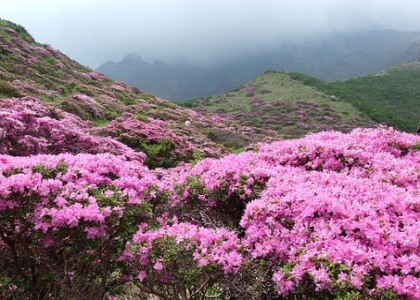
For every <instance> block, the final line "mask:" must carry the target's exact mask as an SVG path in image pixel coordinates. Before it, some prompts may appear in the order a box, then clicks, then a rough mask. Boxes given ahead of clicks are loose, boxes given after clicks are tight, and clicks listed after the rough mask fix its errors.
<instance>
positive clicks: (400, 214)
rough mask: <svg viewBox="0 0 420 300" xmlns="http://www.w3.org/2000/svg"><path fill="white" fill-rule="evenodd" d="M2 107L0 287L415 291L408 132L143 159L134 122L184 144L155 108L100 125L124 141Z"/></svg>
mask: <svg viewBox="0 0 420 300" xmlns="http://www.w3.org/2000/svg"><path fill="white" fill-rule="evenodd" d="M2 101H3V100H2ZM16 103H19V105H18V104H16ZM2 107H3V110H2V116H3V117H2V119H1V120H0V122H1V124H2V127H1V129H2V131H1V134H0V150H1V153H2V155H1V156H0V215H1V218H0V250H1V253H2V254H4V255H3V256H2V258H1V259H0V296H1V297H2V298H11V297H17V298H19V299H33V298H36V299H49V298H65V297H67V298H75V299H76V298H77V299H100V298H109V299H113V298H114V299H115V298H116V299H118V298H119V297H125V296H130V297H133V298H138V299H150V297H152V296H154V297H158V298H159V299H211V298H212V299H215V298H216V299H229V298H239V299H273V298H274V299H275V298H278V299H302V298H307V299H328V298H329V299H369V298H372V299H419V298H420V293H419V290H420V253H419V249H420V245H419V242H420V232H419V230H418V228H420V194H419V187H420V151H419V149H420V138H419V136H416V135H413V134H408V133H403V132H399V131H396V130H394V129H392V128H387V127H379V128H376V129H355V130H353V131H352V132H350V133H348V134H344V133H339V132H333V131H329V132H320V133H317V134H311V135H308V136H306V137H304V138H301V139H295V140H287V141H277V142H273V143H270V144H267V143H260V144H258V145H255V146H254V147H253V148H252V149H250V150H249V151H245V152H242V153H240V154H236V155H233V154H230V155H226V156H224V157H222V158H220V159H210V158H206V159H202V160H199V161H196V162H195V163H194V164H188V163H184V164H178V165H177V166H176V167H172V168H166V169H164V168H155V169H150V168H149V167H148V166H146V165H145V161H146V159H147V158H148V156H146V155H145V154H143V153H142V152H136V151H135V150H136V147H140V146H141V141H143V142H145V141H147V137H148V136H149V135H151V137H150V138H151V139H152V138H153V137H155V136H159V137H160V139H158V140H162V138H164V139H171V138H173V139H171V141H175V143H176V145H178V148H177V149H178V150H176V149H173V148H168V149H167V150H168V151H170V153H172V157H173V158H174V159H176V160H182V157H183V156H182V155H181V154H182V153H188V151H189V150H190V145H189V144H184V143H183V141H182V140H181V139H176V138H175V137H173V136H172V135H171V134H170V132H169V131H165V132H160V131H159V130H158V128H160V125H161V124H160V122H159V121H157V120H153V119H149V120H148V123H146V122H143V121H141V120H138V119H136V118H135V116H134V115H129V114H126V115H123V117H122V119H121V120H120V121H121V122H120V123H118V124H117V123H116V122H113V123H110V125H109V126H108V127H107V128H106V130H105V131H109V132H113V135H114V137H115V138H117V139H119V140H120V141H123V140H124V141H125V142H126V144H125V145H124V144H122V143H121V142H120V141H116V140H114V139H113V138H111V137H105V136H94V135H91V134H90V133H89V131H88V130H87V127H85V126H87V125H86V124H87V123H86V122H85V121H83V120H81V119H79V118H75V117H73V118H72V117H71V116H70V115H67V114H66V113H64V112H61V111H49V110H47V109H46V108H45V107H44V106H42V105H40V104H39V102H36V101H35V100H34V99H32V98H22V99H20V102H18V101H14V102H8V101H7V100H4V101H3V102H2ZM127 128H130V129H131V130H130V131H128V130H126V129H127ZM152 129H153V130H152ZM150 130H151V131H150ZM105 131H104V132H105ZM148 131H150V134H148V133H147V132H148ZM133 132H134V133H136V135H131V134H132V133H133ZM124 137H126V138H127V139H124ZM140 138H141V139H142V140H141V141H139V140H137V139H140ZM131 143H137V144H135V145H136V146H135V145H134V144H131ZM107 145H108V146H107ZM111 145H112V146H111ZM133 145H134V146H133ZM150 145H153V143H150ZM157 145H158V144H157ZM182 145H183V147H185V148H182V147H181V146H182ZM129 146H131V147H132V148H130V147H129ZM163 146H164V145H163ZM148 147H149V148H147V149H148V150H149V152H148V153H146V154H148V155H149V156H150V154H151V153H152V154H153V153H154V154H156V153H157V154H159V153H160V152H159V151H158V150H159V149H153V148H150V147H151V146H148ZM133 148H134V149H133ZM144 149H146V148H144ZM137 150H140V149H137ZM164 150H165V149H164ZM153 151H155V152H153ZM176 151H181V152H176ZM182 151H186V152H182ZM146 152H147V151H146ZM177 153H178V154H179V155H181V156H177ZM153 167H156V166H153Z"/></svg>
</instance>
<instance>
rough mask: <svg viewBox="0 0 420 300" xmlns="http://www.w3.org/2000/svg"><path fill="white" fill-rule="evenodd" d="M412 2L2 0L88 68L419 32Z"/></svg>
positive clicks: (1, 10) (8, 15)
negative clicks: (323, 37)
mask: <svg viewBox="0 0 420 300" xmlns="http://www.w3.org/2000/svg"><path fill="white" fill-rule="evenodd" d="M419 16H420V1H417V0H0V18H2V19H6V20H9V21H12V22H15V23H18V24H20V25H22V26H24V27H25V28H26V29H27V30H28V31H29V33H30V34H31V35H32V36H33V37H34V38H35V39H36V40H37V41H38V42H40V43H46V44H50V45H51V46H53V47H54V48H55V49H58V50H60V51H61V52H63V53H65V54H66V55H68V56H70V57H71V58H73V59H75V60H77V61H78V62H80V63H81V64H83V65H85V66H89V67H91V68H93V69H95V68H97V67H98V66H99V65H100V64H102V63H104V62H106V61H110V60H112V61H120V60H121V59H122V58H123V56H125V55H126V54H129V53H132V52H137V53H138V54H140V55H141V56H142V58H143V59H145V60H148V61H153V60H155V59H160V60H163V61H168V60H178V59H180V60H186V61H191V62H204V63H212V62H214V61H216V60H219V59H230V58H232V57H236V56H239V55H240V54H241V53H252V52H255V51H258V50H261V49H263V48H265V47H269V46H275V45H278V44H279V43H280V42H282V41H290V40H294V41H301V40H303V39H304V38H305V37H308V36H314V35H317V34H325V33H330V32H340V31H356V30H363V29H394V30H402V31H420V21H418V20H419Z"/></svg>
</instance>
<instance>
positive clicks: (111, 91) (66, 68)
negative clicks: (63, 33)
mask: <svg viewBox="0 0 420 300" xmlns="http://www.w3.org/2000/svg"><path fill="white" fill-rule="evenodd" d="M0 98H4V99H3V101H2V107H1V108H2V109H3V110H4V111H5V112H6V111H7V113H8V114H14V112H13V109H15V110H17V111H21V112H25V111H26V110H30V111H32V113H31V114H32V115H33V116H34V117H35V119H36V120H37V121H36V122H37V124H38V125H39V124H41V123H42V120H43V119H42V118H49V119H50V120H52V121H51V122H53V123H54V122H55V121H58V122H59V123H60V124H61V125H59V126H62V127H60V128H62V129H63V131H65V130H67V129H68V127H69V125H68V123H69V122H70V123H72V126H74V127H77V128H78V129H80V131H81V132H83V134H82V133H81V132H80V134H81V135H80V136H84V135H87V136H89V139H90V137H100V136H108V137H112V138H114V139H115V140H117V141H118V142H120V143H123V144H125V145H126V146H129V147H130V148H132V149H134V150H135V151H142V152H145V153H146V154H147V155H148V159H149V160H150V161H149V162H148V165H149V166H151V167H159V166H165V167H169V166H173V165H175V164H176V163H178V162H179V161H189V160H191V159H194V157H206V156H219V155H220V154H221V153H222V152H223V151H225V148H224V147H223V145H222V144H220V143H219V144H218V143H215V142H214V141H212V140H211V139H210V138H209V137H208V136H207V135H206V134H207V131H208V130H216V129H217V130H223V131H224V132H226V134H227V135H229V137H233V138H234V139H235V140H236V141H237V143H236V144H238V143H239V144H240V146H241V147H242V146H246V145H247V144H249V143H251V142H253V141H260V140H262V139H264V138H265V136H266V135H263V134H257V133H256V132H255V131H254V130H253V129H252V128H247V131H246V132H245V131H243V132H230V131H229V129H226V128H225V124H224V122H226V121H227V120H223V119H222V118H217V117H214V118H213V119H207V118H205V117H203V116H202V115H199V114H197V113H196V112H194V111H191V110H188V109H184V108H181V107H179V106H178V105H176V104H174V103H172V102H169V101H166V100H163V99H160V98H158V97H155V96H153V95H151V94H148V93H144V92H142V91H140V90H139V89H137V88H132V87H128V86H127V85H125V84H124V83H123V82H117V81H114V80H111V79H109V78H107V77H105V76H103V75H102V74H100V73H97V72H94V71H92V70H90V69H88V68H86V67H83V66H81V65H80V64H78V63H77V62H76V61H74V60H72V59H70V58H68V57H67V56H66V55H64V54H62V53H61V52H59V51H56V50H55V49H53V48H52V47H50V46H48V45H41V44H38V43H36V42H35V41H34V40H33V38H32V37H31V36H30V35H29V34H28V33H27V31H26V30H25V29H24V28H23V27H22V26H20V25H17V24H14V23H12V22H8V21H5V20H0ZM7 99H11V100H10V101H7ZM22 99H23V100H22ZM13 105H15V107H14V108H13ZM16 105H19V106H16ZM32 106H34V107H36V108H37V109H38V113H37V112H36V111H33V108H32ZM69 114H71V115H69ZM69 116H71V117H69ZM15 117H16V116H15ZM19 118H23V120H24V119H25V118H26V117H25V116H24V115H19ZM69 118H70V119H69ZM4 120H5V119H4ZM54 120H55V121H54ZM186 120H189V121H190V122H191V124H192V126H190V127H186V126H185V125H184V122H185V121H186ZM229 122H230V123H231V122H232V121H229ZM25 124H26V125H25V126H26V127H22V128H21V130H22V131H21V132H20V133H19V135H28V134H29V131H28V130H30V134H29V135H31V136H33V137H34V138H32V141H35V140H36V139H37V138H38V137H37V136H36V135H37V134H38V133H36V132H34V131H33V130H32V131H31V129H30V126H29V125H30V124H29V123H25ZM42 124H43V123H42ZM63 124H64V125H63ZM65 124H67V125H65ZM15 125H16V124H15ZM38 125H37V126H38ZM4 126H6V124H4ZM7 126H9V127H10V128H11V127H13V126H14V125H12V124H11V123H8V125H7ZM39 126H41V125H39ZM57 126H58V125H57ZM51 130H53V129H52V128H49V129H48V130H47V131H46V132H45V133H43V134H44V135H43V137H42V138H44V139H45V138H46V137H47V136H48V135H50V134H51ZM41 132H43V131H42V130H41ZM34 135H35V136H34ZM41 135H42V134H41ZM8 137H9V138H13V137H12V136H11V135H8ZM16 142H18V141H16ZM21 142H22V141H21ZM25 142H28V140H25ZM22 143H23V142H22ZM231 146H232V145H231V144H229V147H231ZM28 147H29V146H28ZM31 147H32V148H34V149H35V148H36V147H35V146H34V145H32V146H31ZM37 147H41V148H42V147H43V146H42V145H41V144H40V143H37ZM54 147H58V140H57V141H56V142H55V144H54V145H50V146H48V147H47V148H45V151H47V150H48V149H49V150H48V151H55V150H54V149H53V148H54ZM60 147H61V146H60ZM43 149H44V148H43ZM57 149H58V148H57ZM60 149H61V148H60ZM63 149H68V148H66V147H64V148H63ZM22 151H23V150H22ZM28 151H29V150H28ZM33 151H35V150H33ZM63 151H64V150H63ZM22 153H26V152H22Z"/></svg>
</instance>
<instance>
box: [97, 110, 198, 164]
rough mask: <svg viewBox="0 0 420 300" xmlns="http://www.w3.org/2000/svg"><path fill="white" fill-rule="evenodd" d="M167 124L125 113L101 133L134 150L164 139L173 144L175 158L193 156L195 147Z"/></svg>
mask: <svg viewBox="0 0 420 300" xmlns="http://www.w3.org/2000/svg"><path fill="white" fill-rule="evenodd" d="M166 125H167V122H165V121H163V120H159V119H154V118H150V117H147V121H146V120H144V121H143V120H139V119H138V118H137V117H136V115H134V114H132V113H124V114H122V115H121V116H120V117H118V118H116V119H115V120H113V121H112V122H111V123H109V124H108V125H107V126H106V127H105V128H102V129H101V130H100V132H102V133H105V134H107V135H109V136H112V137H114V138H115V139H117V140H119V141H121V142H123V143H125V144H126V145H128V146H130V147H132V148H134V149H141V144H142V143H154V142H158V141H160V140H162V139H167V140H169V141H170V142H171V144H172V146H173V149H172V150H171V152H172V154H173V156H174V157H176V158H177V159H180V160H182V159H183V158H186V157H190V156H191V155H192V149H193V148H194V147H193V145H192V144H191V143H190V142H189V141H187V140H186V139H185V138H184V137H182V136H179V135H177V134H175V133H174V132H173V131H172V130H171V129H169V128H166Z"/></svg>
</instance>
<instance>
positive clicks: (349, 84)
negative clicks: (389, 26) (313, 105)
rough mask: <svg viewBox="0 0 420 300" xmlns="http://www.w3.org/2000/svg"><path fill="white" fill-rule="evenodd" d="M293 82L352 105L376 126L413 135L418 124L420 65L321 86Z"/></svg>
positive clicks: (309, 80)
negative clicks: (381, 125) (388, 127)
mask: <svg viewBox="0 0 420 300" xmlns="http://www.w3.org/2000/svg"><path fill="white" fill-rule="evenodd" d="M293 78H295V79H296V80H299V81H301V82H302V83H304V84H306V85H308V86H312V87H315V88H317V90H320V91H322V92H325V93H328V94H331V95H336V96H337V97H338V98H339V99H341V100H343V101H346V102H350V103H352V104H353V105H354V106H355V107H357V108H358V109H359V110H361V111H363V112H365V113H366V114H367V115H368V116H369V117H370V118H372V119H373V120H374V121H376V122H379V123H385V124H387V125H391V126H393V127H395V128H398V129H400V130H405V131H408V132H414V130H415V129H416V127H417V124H418V121H419V120H420V63H419V62H412V63H409V64H404V65H400V66H396V67H393V68H390V69H386V70H383V71H381V72H378V73H375V74H373V75H369V76H364V77H359V78H354V79H349V80H345V81H339V82H333V83H328V84H327V83H324V82H322V81H320V80H317V79H314V78H311V77H308V76H306V75H302V74H293Z"/></svg>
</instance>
